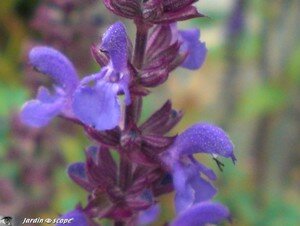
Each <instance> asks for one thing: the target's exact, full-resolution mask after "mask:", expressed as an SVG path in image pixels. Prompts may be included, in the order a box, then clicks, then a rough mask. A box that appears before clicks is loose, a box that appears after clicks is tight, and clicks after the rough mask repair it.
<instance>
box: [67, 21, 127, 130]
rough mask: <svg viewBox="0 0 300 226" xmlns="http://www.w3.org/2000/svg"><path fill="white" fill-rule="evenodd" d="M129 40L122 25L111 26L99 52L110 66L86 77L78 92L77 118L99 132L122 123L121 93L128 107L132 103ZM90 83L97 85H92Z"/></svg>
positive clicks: (75, 96) (76, 103)
mask: <svg viewBox="0 0 300 226" xmlns="http://www.w3.org/2000/svg"><path fill="white" fill-rule="evenodd" d="M127 41H128V38H127V34H126V30H125V27H124V25H123V24H122V23H121V22H117V23H115V24H113V25H112V26H111V27H109V29H108V30H107V31H106V32H105V34H104V35H103V38H102V43H101V45H100V51H102V52H105V53H107V55H108V56H109V58H110V60H109V63H108V65H106V66H105V67H103V68H102V69H101V71H100V72H99V73H96V74H94V75H91V76H88V77H86V78H84V79H83V80H82V81H81V82H80V86H79V88H78V89H77V90H76V92H75V95H74V103H73V108H74V112H75V114H76V116H77V117H78V118H79V119H80V120H81V121H82V122H83V123H85V124H87V125H89V126H92V127H95V128H96V129H97V130H109V129H112V128H114V127H116V126H117V125H118V124H119V122H120V117H121V109H120V103H119V99H118V94H120V93H122V94H125V104H127V105H128V104H130V94H129V87H128V86H129V82H130V74H129V71H128V68H127V60H128V59H127V58H128V53H127ZM91 82H94V83H95V84H94V85H90V83H91Z"/></svg>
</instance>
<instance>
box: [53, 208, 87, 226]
mask: <svg viewBox="0 0 300 226" xmlns="http://www.w3.org/2000/svg"><path fill="white" fill-rule="evenodd" d="M66 222H67V223H66ZM66 224H67V225H69V226H77V225H80V226H90V225H92V224H91V222H90V220H89V219H88V217H87V216H86V215H85V213H84V212H83V211H82V210H81V209H80V208H76V209H75V210H72V211H69V212H67V213H66V214H64V215H62V216H61V217H60V218H59V220H58V223H57V224H56V226H63V225H66Z"/></svg>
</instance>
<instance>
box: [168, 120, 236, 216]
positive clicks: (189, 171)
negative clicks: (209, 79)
mask: <svg viewBox="0 0 300 226" xmlns="http://www.w3.org/2000/svg"><path fill="white" fill-rule="evenodd" d="M196 153H207V154H211V155H213V156H214V157H216V156H218V155H220V156H223V157H226V158H231V159H232V160H233V161H235V160H236V158H235V156H234V154H233V144H232V142H231V140H230V139H229V137H228V136H227V134H226V133H225V132H224V131H223V130H222V129H220V128H218V127H216V126H214V125H211V124H208V123H198V124H195V125H193V126H191V127H190V128H188V129H187V130H185V131H184V132H183V133H181V134H180V135H178V137H177V139H176V141H175V142H174V144H173V145H172V146H171V147H170V148H169V149H168V151H167V152H166V153H165V155H164V156H163V159H164V161H165V162H166V164H167V165H169V166H170V168H171V169H172V174H173V183H174V188H175V191H176V196H175V204H176V210H177V212H182V211H184V210H185V209H187V208H188V207H190V206H192V205H194V204H196V203H199V202H202V201H205V200H209V199H211V198H212V197H213V196H214V195H215V193H216V190H215V188H214V187H213V186H212V185H211V184H210V183H209V182H208V181H206V180H205V179H203V178H202V177H201V176H202V174H204V175H205V176H206V177H207V178H209V179H210V180H215V179H216V175H215V174H214V172H213V171H212V170H211V169H209V168H207V167H206V166H204V165H203V164H201V163H199V162H198V161H197V160H196V159H195V158H194V157H193V154H196Z"/></svg>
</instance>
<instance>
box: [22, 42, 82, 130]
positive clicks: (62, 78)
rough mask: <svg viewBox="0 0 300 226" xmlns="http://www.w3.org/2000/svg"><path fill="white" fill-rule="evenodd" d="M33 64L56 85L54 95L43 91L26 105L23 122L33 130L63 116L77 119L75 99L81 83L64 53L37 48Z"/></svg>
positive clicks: (42, 89)
mask: <svg viewBox="0 0 300 226" xmlns="http://www.w3.org/2000/svg"><path fill="white" fill-rule="evenodd" d="M29 60H30V63H31V65H32V66H33V67H34V68H35V69H36V70H37V71H39V72H41V73H42V74H45V75H48V76H49V77H50V78H51V79H52V80H53V81H54V82H55V85H54V90H53V93H51V92H50V91H49V90H48V89H47V88H45V87H41V88H40V89H39V91H38V94H37V98H36V99H34V100H30V101H28V102H27V103H25V105H24V106H23V108H22V113H21V119H22V121H23V122H24V123H26V124H28V125H30V126H34V127H41V126H45V125H47V124H48V123H49V121H50V120H51V119H52V118H54V117H55V116H57V115H59V114H62V115H65V116H68V117H73V111H72V107H71V105H72V95H73V93H74V92H75V89H76V87H77V85H78V83H79V80H78V75H77V72H76V70H75V68H74V66H73V64H72V63H71V62H70V61H69V59H68V58H67V57H66V56H64V55H63V54H62V53H60V52H59V51H57V50H55V49H52V48H49V47H36V48H33V49H32V50H31V51H30V53H29Z"/></svg>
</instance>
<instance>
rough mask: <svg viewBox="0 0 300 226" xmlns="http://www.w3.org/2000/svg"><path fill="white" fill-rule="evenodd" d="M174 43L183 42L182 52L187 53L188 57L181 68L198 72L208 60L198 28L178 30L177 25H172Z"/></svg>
mask: <svg viewBox="0 0 300 226" xmlns="http://www.w3.org/2000/svg"><path fill="white" fill-rule="evenodd" d="M170 26H171V29H172V35H173V42H175V40H176V41H179V42H181V46H180V52H182V53H186V54H187V56H186V58H185V60H184V61H183V63H182V64H181V67H184V68H187V69H190V70H196V69H199V68H200V67H201V66H202V65H203V63H204V61H205V58H206V53H207V49H206V46H205V43H204V42H201V41H200V40H199V39H200V30H199V29H197V28H194V29H187V30H178V28H177V25H176V23H174V24H171V25H170Z"/></svg>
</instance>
